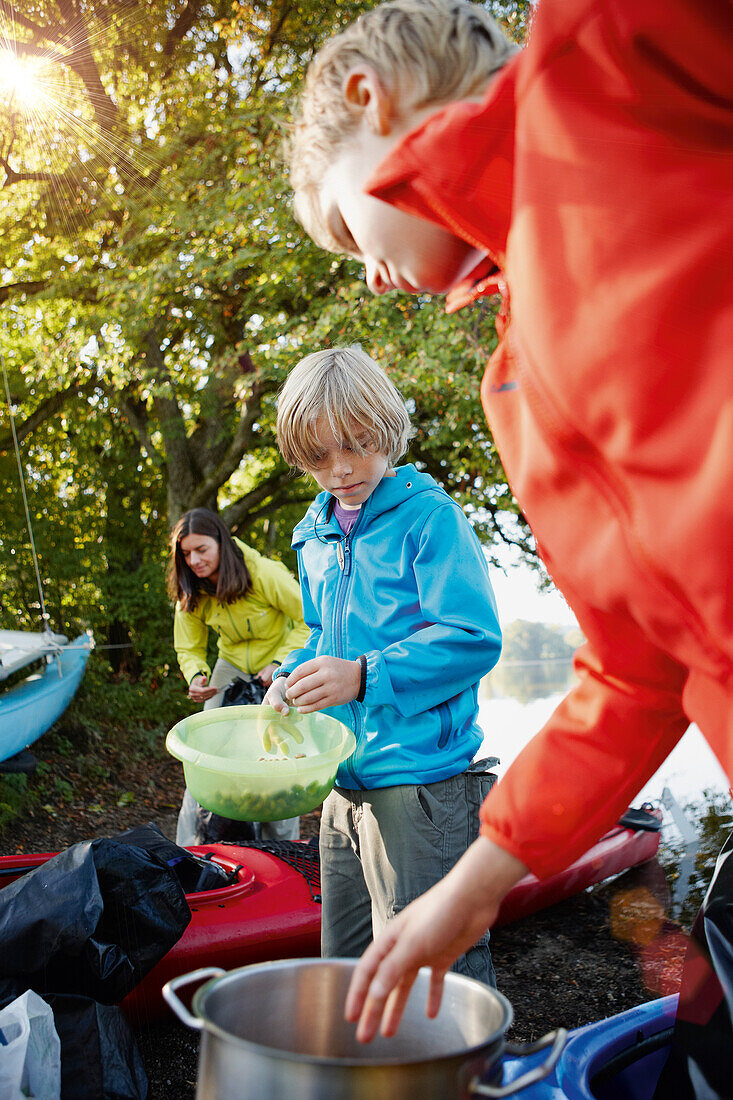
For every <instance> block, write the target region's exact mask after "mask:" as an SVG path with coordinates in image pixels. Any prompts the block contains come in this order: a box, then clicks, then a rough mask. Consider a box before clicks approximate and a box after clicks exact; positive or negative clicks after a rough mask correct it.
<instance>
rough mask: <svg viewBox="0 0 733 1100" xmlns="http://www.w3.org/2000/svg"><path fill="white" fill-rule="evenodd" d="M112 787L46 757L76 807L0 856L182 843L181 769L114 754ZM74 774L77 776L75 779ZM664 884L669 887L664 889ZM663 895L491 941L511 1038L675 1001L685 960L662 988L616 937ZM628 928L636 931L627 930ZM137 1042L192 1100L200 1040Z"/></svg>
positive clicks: (631, 877) (616, 886)
mask: <svg viewBox="0 0 733 1100" xmlns="http://www.w3.org/2000/svg"><path fill="white" fill-rule="evenodd" d="M107 756H108V763H109V767H108V768H107V772H108V775H107V778H106V779H103V780H96V781H94V782H92V781H88V782H87V781H86V780H85V778H84V774H83V768H82V769H81V771H80V770H79V769H78V768H77V762H76V760H75V758H74V757H73V756H69V755H68V752H67V754H65V755H60V754H58V753H53V752H51V753H46V754H45V756H44V759H46V760H47V761H48V762H49V764H50V766H51V769H52V770H53V773H54V774H55V775H58V776H61V777H63V778H65V780H66V781H67V782H70V783H71V784H72V786H73V789H74V791H75V800H74V801H70V802H60V801H58V802H56V803H54V804H52V803H51V802H48V803H45V804H44V806H43V808H40V807H37V808H36V809H35V810H34V812H33V813H32V814H27V815H26V816H24V817H22V818H16V819H15V820H13V821H12V822H11V823H10V824H9V825H6V826H5V827H4V828H3V829H2V832H1V833H0V851H1V852H2V853H3V854H11V853H15V852H26V853H30V852H41V851H59V850H61V849H63V848H66V847H69V846H70V845H71V844H74V843H76V842H78V841H81V840H89V839H92V838H95V837H101V836H111V835H114V834H115V833H118V832H122V831H123V830H125V829H127V828H130V827H131V826H133V825H137V824H141V823H143V822H147V821H154V822H155V823H156V824H157V825H159V826H160V827H161V829H162V830H163V832H164V833H165V834H166V835H167V836H169V837H171V839H172V838H173V837H174V835H175V821H176V816H177V810H178V805H179V803H180V798H181V795H182V790H183V788H182V776H181V769H180V765H179V764H178V763H177V762H176V761H174V760H172V759H170V758H163V757H160V758H158V757H157V756H156V758H154V759H148V760H140V761H137V760H132V761H130V760H128V761H124V760H121V759H119V754H117V753H116V752H115V750H114V748H111V749H110V750H109V751H108V754H107ZM75 769H76V770H75ZM317 831H318V814H317V813H315V814H311V815H308V817H307V818H305V819H304V828H303V833H304V835H316V834H317ZM660 882H661V883H662V886H661V888H660V885H659V884H660ZM660 889H661V891H662V892H663V889H664V882H663V876H662V875H661V869H660V868H659V867H658V866H656V865H655V864H648V865H646V866H645V867H644V868H639V869H637V870H635V871H631V872H628V873H627V874H626V875H624V876H622V877H621V878H618V879H616V880H615V881H614V882H613V884H611V885H606V886H603V887H601V888H595V889H594V890H592V891H591V892H587V893H583V894H580V895H577V896H576V897H574V898H571V899H569V900H568V901H566V902H563V903H561V904H559V905H556V906H553V907H552V908H550V909H547V910H544V911H543V912H541V913H538V914H536V915H535V916H533V917H529V918H527V919H525V920H523V921H521V922H518V923H516V924H514V925H509V926H506V927H504V928H500V929H498V930H496V932H495V933H494V934H493V955H494V964H495V967H496V972H497V978H498V985H499V988H500V989H501V991H502V992H503V993H504V994H505V995H506V996H507V997H508V998H509V1000H510V1002H511V1003H512V1005H513V1008H514V1024H513V1027H512V1029H511V1031H510V1033H509V1037H510V1038H511V1039H513V1040H515V1041H520V1042H521V1041H529V1040H533V1039H537V1038H539V1037H540V1036H541V1035H544V1034H545V1033H546V1032H547V1031H549V1030H551V1029H553V1028H554V1027H557V1026H563V1027H566V1028H573V1027H578V1026H580V1025H581V1024H583V1023H589V1022H592V1021H595V1020H599V1019H603V1018H604V1017H606V1016H610V1015H614V1014H615V1013H617V1012H621V1011H623V1010H624V1009H627V1008H631V1007H633V1006H634V1005H637V1004H640V1003H642V1002H644V1001H647V1000H650V999H651V998H652V997H654V996H658V995H659V994H660V993H661V992H664V993H667V992H673V991H674V988H675V985H676V981H677V975H678V972H679V966H678V963H679V960H672V962H671V963H669V960H667V965H666V969H665V979H664V985H663V987H661V988H660V986H659V981H658V980H655V978H654V977H653V976H652V977H651V978H650V977H649V974H650V971H649V968H648V967H647V968H646V973H647V981H648V983H649V985H650V986H651V987H652V988H647V986H645V984H644V981H643V980H642V972H641V969H640V960H641V959H642V952H641V951H640V949H638V948H635V947H633V946H631V945H630V942H628V941H629V940H630V939H633V937H629V936H628V935H626V934H625V933H623V932H622V933H621V934H622V935H625V936H626V938H625V939H620V938H617V937H615V936H614V935H613V934H612V927H613V929H614V931H616V932H617V934H618V928H617V925H618V920H617V919H616V918H615V917H614V913H617V912H618V907H619V898H621V897H624V898H626V897H629V896H633V895H634V894H635V893H636V894H637V895H638V893H639V891H641V892H642V893H645V895H646V896H652V895H654V894H655V893H656V895H659V894H660ZM627 926H628V922H627ZM136 1039H137V1042H138V1045H139V1048H140V1052H141V1055H142V1058H143V1061H144V1064H145V1069H146V1072H147V1075H148V1080H149V1085H150V1092H149V1096H150V1100H189V1098H193V1096H194V1093H195V1082H196V1066H197V1052H198V1036H197V1035H196V1034H195V1033H194V1032H191V1031H189V1030H188V1029H186V1028H185V1027H184V1026H183V1025H182V1024H179V1023H178V1021H176V1020H174V1019H172V1018H171V1020H170V1022H168V1023H165V1024H157V1025H150V1026H147V1027H144V1028H138V1029H137V1030H136Z"/></svg>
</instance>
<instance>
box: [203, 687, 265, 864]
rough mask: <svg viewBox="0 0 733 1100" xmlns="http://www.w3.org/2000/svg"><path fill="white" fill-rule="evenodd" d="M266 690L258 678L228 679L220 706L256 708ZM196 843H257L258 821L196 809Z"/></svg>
mask: <svg viewBox="0 0 733 1100" xmlns="http://www.w3.org/2000/svg"><path fill="white" fill-rule="evenodd" d="M266 692H267V688H266V687H265V685H264V684H263V683H262V681H261V680H260V679H258V678H257V677H256V676H253V677H251V678H249V679H244V678H243V677H241V676H237V677H236V679H234V680H232V682H231V684H230V685H229V687H228V688H227V689H226V691H225V692H224V695H223V697H222V704H221V705H222V706H223V707H236V706H257V705H258V704H259V703H261V702H262V700H263V699H264V697H265V694H266ZM195 837H196V843H197V844H219V843H220V842H223V841H229V842H230V843H231V842H233V841H237V840H244V841H247V840H261V839H262V826H261V825H260V823H259V822H258V821H233V820H231V819H230V818H228V817H222V816H221V814H216V813H214V811H213V810H207V809H205V808H204V807H203V806H199V807H198V809H197V810H196V832H195Z"/></svg>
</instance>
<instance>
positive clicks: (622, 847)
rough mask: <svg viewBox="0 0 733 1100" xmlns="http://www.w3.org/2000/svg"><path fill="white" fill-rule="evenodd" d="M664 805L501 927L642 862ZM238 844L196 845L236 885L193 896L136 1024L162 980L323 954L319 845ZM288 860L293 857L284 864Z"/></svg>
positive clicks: (639, 816)
mask: <svg viewBox="0 0 733 1100" xmlns="http://www.w3.org/2000/svg"><path fill="white" fill-rule="evenodd" d="M661 818H662V815H661V812H660V811H659V810H652V811H650V810H649V809H648V807H647V808H645V809H643V810H630V811H629V813H628V814H626V815H625V816H624V817H623V818H622V819H621V821H620V822H619V824H618V825H617V826H616V827H615V828H614V829H611V830H610V831H609V832H608V833H606V834H605V835H604V836H603V837H601V839H600V840H599V841H598V843H597V844H595V845H594V846H593V848H591V849H590V851H589V852H586V854H585V855H584V856H582V857H581V859H578V860H576V861H575V863H573V864H572V865H571V866H570V867H568V868H567V870H565V871H563V872H562V873H560V874H558V875H553V876H552V877H551V878H548V879H544V880H542V881H540V880H538V879H537V878H535V876H534V875H527V876H526V877H525V878H523V879H522V880H521V882H519V883H517V885H516V886H515V887H514V889H513V890H511V891H510V893H509V894H507V896H506V898H505V899H504V902H503V904H502V907H501V909H500V912H499V917H498V919H497V922H496V924H497V926H498V925H500V924H508V923H510V922H512V921H516V920H519V919H520V918H521V917H526V916H529V915H530V914H531V913H535V912H537V910H539V909H543V908H545V907H546V906H548V905H553V904H555V902H558V901H562V900H563V899H564V898H567V897H570V896H571V895H572V894H576V893H579V892H580V891H581V890H584V889H585V888H586V887H588V886H592V885H593V884H594V883H597V882H601V881H603V880H604V879H607V878H610V877H611V876H612V875H615V874H618V873H619V872H620V871H624V870H626V869H627V868H629V867H633V866H635V865H636V864H639V863H644V862H645V861H646V860H648V859H652V858H653V857H654V856H655V855H656V853H657V849H658V847H659V830H660V827H661ZM266 847H267V845H264V846H263V847H261V848H260V847H257V846H255V845H246V846H244V845H238V844H232V843H222V844H207V845H200V846H197V847H192V848H191V849H190V851H191V852H193V853H194V854H195V855H198V856H204V857H206V858H212V859H213V860H215V862H216V863H218V864H219V865H220V866H222V867H223V868H224V869H225V870H226V871H228V872H232V873H233V872H235V871H236V881H234V882H233V883H232V884H231V885H227V886H223V887H221V888H219V889H216V890H207V891H205V892H204V893H198V894H187V895H186V896H187V900H188V903H189V906H190V908H191V922H190V924H189V925H188V927H187V928H186V930H185V932H184V933H183V935H182V936H181V938H180V940H179V941H178V943H176V944H175V946H174V947H172V948H171V950H170V951H169V952H168V954H167V955H166V956H165V957H164V958H163V959H161V961H160V962H159V963H158V965H157V966H155V967H154V968H153V969H152V970H151V971H150V973H149V974H148V975H147V977H146V978H145V979H144V980H143V981H142V982H140V983H139V984H138V985H137V986H136V987H135V989H134V990H133V991H132V993H131V994H130V995H129V996H128V997H126V998H125V1000H124V1001H123V1002H122V1007H123V1009H124V1010H125V1012H126V1013H127V1015H128V1016H129V1017H130V1018H131V1019H132V1020H133V1021H134V1023H135V1024H136V1025H137V1024H142V1023H145V1022H146V1021H148V1020H151V1019H153V1018H155V1017H158V1016H160V1015H161V1014H162V1013H163V1012H166V1013H167V1012H168V1009H167V1008H166V1007H165V1004H164V1002H163V1000H162V998H161V995H160V990H161V987H162V986H163V985H164V984H165V983H166V982H167V981H169V980H170V979H171V978H175V977H177V976H178V975H179V974H186V973H189V972H190V971H192V970H196V969H198V968H200V967H204V966H220V967H222V968H223V969H224V970H231V969H233V968H235V967H238V966H245V965H247V964H248V963H254V962H262V961H264V960H267V959H286V958H298V957H314V956H318V955H319V954H320V928H321V899H320V864H319V859H318V849H317V848H315V847H314V846H313V845H310V844H308V843H306V842H302V843H291V844H281V845H272V847H273V848H277V849H279V853H280V854H278V855H275V854H273V852H270V851H266V850H265V848H266ZM54 854H55V853H52V852H44V853H40V854H38V855H30V856H29V855H15V856H3V857H0V886H7V885H8V884H9V883H10V882H13V881H14V880H15V879H16V878H20V876H21V875H23V874H25V873H27V872H28V871H31V870H33V869H35V868H36V867H39V866H41V865H42V864H43V863H45V862H46V861H47V860H49V859H51V858H52V856H53V855H54ZM286 860H287V861H286Z"/></svg>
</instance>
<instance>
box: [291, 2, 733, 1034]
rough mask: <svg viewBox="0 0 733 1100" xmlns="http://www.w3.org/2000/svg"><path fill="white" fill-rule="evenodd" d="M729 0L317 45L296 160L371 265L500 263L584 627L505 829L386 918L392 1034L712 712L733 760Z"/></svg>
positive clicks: (522, 428)
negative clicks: (508, 28) (501, 908)
mask: <svg viewBox="0 0 733 1100" xmlns="http://www.w3.org/2000/svg"><path fill="white" fill-rule="evenodd" d="M726 29H727V30H730V29H731V9H730V7H729V6H728V4H727V3H723V0H711V2H710V3H706V4H704V5H700V4H697V3H694V2H693V0H665V2H664V3H662V2H661V0H614V2H613V3H611V2H606V0H541V3H540V5H539V9H538V11H537V13H536V16H535V22H534V27H533V31H532V36H531V41H530V44H529V46H528V47H527V48H526V50H524V51H522V52H521V53H518V54H517V55H516V56H512V55H513V54H514V53H515V50H514V48H513V47H512V46H511V45H510V44H508V43H507V42H506V41H505V40H504V39H503V38H502V36H501V35H500V34H499V32H498V31H497V29H496V27H495V26H494V24H493V23H492V22H491V21H490V19H489V18H488V16H487V15H486V13H485V12H484V10H483V9H482V8H480V7H478V6H477V5H474V4H470V3H466V2H463V0H455V2H450V0H395V2H394V3H390V4H385V5H382V6H381V7H379V8H377V9H375V10H373V11H371V12H369V13H368V14H367V15H365V16H362V17H361V19H359V20H357V22H356V23H355V24H353V25H352V26H351V27H349V28H347V29H346V30H345V31H344V32H342V33H341V34H340V35H338V36H337V37H336V38H334V39H332V40H331V41H330V42H329V43H327V45H326V46H325V47H324V49H323V50H322V51H321V53H320V54H319V55H318V56H317V57H316V59H315V61H314V62H313V64H312V65H311V67H310V70H309V73H308V77H307V81H306V87H305V92H304V96H303V103H302V116H301V117H300V119H299V120H298V121H297V122H296V126H295V130H294V136H293V141H292V147H291V152H290V157H291V179H292V184H293V188H294V191H295V202H296V209H297V212H298V216H299V218H300V219H301V221H302V222H303V224H304V226H305V227H306V229H307V230H308V232H309V233H310V234H311V236H312V237H313V238H314V239H315V240H316V241H318V242H319V243H321V244H322V245H324V246H325V247H326V248H329V249H331V250H332V251H338V252H347V253H349V254H350V255H352V256H355V257H357V258H360V259H362V260H363V261H364V263H365V265H366V278H367V282H368V285H369V287H370V289H371V290H372V291H373V292H374V293H377V294H381V293H385V292H386V291H389V290H392V289H394V288H397V289H400V290H405V291H408V292H424V291H429V292H432V293H441V294H442V293H445V294H447V296H448V308H449V309H457V308H460V307H461V306H463V305H465V304H467V303H469V302H471V301H473V300H475V299H476V298H478V297H480V296H481V295H483V294H493V293H496V292H497V290H498V291H499V292H500V293H501V295H502V298H503V306H502V311H501V316H500V320H499V323H498V328H499V334H500V337H501V340H500V344H499V346H498V348H497V350H496V352H495V353H494V354H493V356H492V357H491V360H490V361H489V364H488V366H487V369H486V374H485V376H484V380H483V384H482V389H481V393H482V399H483V403H484V408H485V410H486V414H487V416H488V419H489V422H490V425H491V429H492V432H493V435H494V438H495V440H496V443H497V445H498V447H499V450H500V453H501V456H502V460H503V463H504V467H505V469H506V472H507V476H508V478H509V481H510V484H511V486H512V489H513V491H514V493H515V495H516V497H517V499H518V501H519V503H520V505H521V507H522V509H523V512H524V514H525V515H526V517H527V519H528V521H529V523H530V525H531V527H532V529H533V532H534V534H535V536H536V539H537V544H538V548H539V551H540V553H541V555H542V558H543V560H544V562H545V565H546V566H547V568H548V570H549V572H550V574H551V575H552V577H553V578H554V580H555V582H556V584H557V585H558V587H559V588H560V589H561V590H562V591H563V593H564V594H565V596H566V598H567V599H568V602H569V603H570V605H571V607H572V608H573V610H574V611H575V614H576V616H577V618H578V622H579V624H580V626H581V628H582V629H583V632H584V634H585V636H586V638H587V639H588V642H587V645H585V646H584V647H583V648H582V649H581V650H580V651H579V652H578V654H577V656H576V671H577V675H578V685H577V686H576V687H575V688H574V689H573V690H572V691H571V692H570V694H569V695H568V696H567V698H566V699H565V700H564V701H563V702H562V703H561V704H560V706H559V707H558V709H557V710H556V711H555V713H554V714H553V716H552V717H551V719H550V720H549V721H548V723H547V724H546V726H545V727H544V729H542V730H541V731H540V732H539V734H538V735H537V736H536V737H535V738H534V739H533V741H532V742H531V743H530V744H529V745H528V746H527V748H526V749H525V750H524V751H523V752H522V754H521V755H520V756H519V757H518V759H517V760H516V761H515V763H514V765H513V766H512V767H511V768H510V769H509V771H508V772H507V774H506V776H505V777H504V779H503V780H502V782H501V783H500V784H498V785H497V787H496V788H495V790H494V791H493V792H492V794H491V795H490V796H489V797H488V798H487V800H486V802H485V803H484V806H483V808H482V811H481V820H482V825H481V836H480V837H479V839H478V840H477V841H476V843H475V844H474V845H473V846H472V848H470V849H469V851H468V852H467V853H466V855H465V856H464V857H463V859H462V860H461V861H460V862H459V863H458V864H457V865H456V867H455V868H454V869H453V870H452V871H451V872H450V874H449V875H448V876H446V878H445V879H443V880H442V882H440V883H439V884H438V885H437V886H435V887H433V889H432V890H430V891H429V892H428V893H427V894H425V895H423V896H422V897H421V898H420V899H418V900H417V901H416V902H413V904H412V905H411V906H410V907H409V908H408V909H406V910H405V911H404V912H403V913H401V914H400V916H399V917H398V918H397V919H396V920H395V921H394V922H392V923H391V924H390V925H388V927H387V929H386V930H385V931H384V932H383V933H382V935H381V936H380V937H379V938H378V939H377V941H376V942H375V943H374V944H373V945H372V946H371V947H370V948H369V950H368V951H367V953H366V954H365V956H364V959H363V960H362V963H361V965H360V968H359V970H358V971H357V974H356V976H355V980H354V983H353V985H352V991H351V996H350V999H349V1003H348V1005H347V1013H348V1015H349V1017H350V1018H352V1019H357V1018H358V1017H359V1015H360V1014H361V1019H360V1025H359V1029H358V1035H359V1037H360V1038H362V1039H369V1038H371V1037H372V1036H373V1035H374V1034H375V1033H376V1030H377V1027H378V1025H379V1021H380V1019H381V1020H382V1031H383V1033H384V1034H392V1033H393V1032H394V1031H395V1030H396V1028H397V1024H398V1022H399V1018H400V1015H401V1011H402V1006H403V1005H404V1002H405V1000H406V997H407V995H408V993H409V989H410V986H411V984H412V981H413V980H414V976H415V973H416V971H417V968H418V967H420V966H422V965H429V966H431V967H432V970H433V983H432V991H431V995H430V998H429V1004H428V1013H429V1014H430V1015H434V1014H435V1013H436V1012H437V1010H438V1007H439V1004H440V996H441V991H442V979H443V975H444V974H445V972H446V971H447V969H448V967H449V965H450V963H451V962H452V960H453V959H454V958H455V957H456V955H458V954H459V953H460V952H461V951H462V950H464V949H465V947H466V946H467V945H468V944H470V943H473V942H474V941H475V940H476V939H477V937H478V935H479V934H480V932H481V931H482V930H483V929H484V928H485V927H486V926H487V925H489V924H491V922H492V920H493V919H494V916H495V915H496V912H497V909H498V905H499V903H500V901H501V899H502V897H503V896H504V894H505V893H506V891H507V890H508V889H509V888H510V887H511V886H512V885H513V884H514V883H515V882H516V881H517V880H518V879H519V878H520V877H521V876H522V875H523V874H524V873H525V871H526V869H527V868H530V869H531V870H532V871H533V872H535V873H536V874H537V875H540V876H543V875H547V874H550V873H552V872H554V871H557V870H559V869H561V868H563V867H566V866H567V865H568V864H569V863H570V862H571V861H572V860H573V859H575V858H576V857H577V856H578V855H580V854H581V853H582V852H583V851H584V850H586V849H587V848H588V847H589V846H590V845H591V844H592V843H593V842H594V841H595V840H596V839H597V837H598V836H599V835H600V834H601V833H602V832H603V831H604V830H605V829H607V828H608V827H610V826H611V825H612V824H613V823H614V821H616V820H617V818H618V816H619V815H620V813H621V812H622V811H623V810H624V809H625V808H626V807H627V806H628V804H629V802H630V801H631V799H632V798H633V797H634V796H635V795H636V794H637V793H638V791H639V790H640V789H641V787H642V786H643V785H644V783H645V782H646V781H647V780H648V778H649V777H650V776H651V775H652V774H653V773H654V772H655V771H656V769H657V768H658V767H659V766H660V764H661V763H662V761H663V760H664V758H665V757H666V756H667V755H668V753H669V752H670V751H671V749H672V748H673V747H674V745H675V744H676V743H677V741H678V740H679V738H680V737H681V736H682V734H683V733H684V731H685V729H686V728H687V726H688V724H689V723H690V722H691V721H694V722H697V723H698V725H699V726H700V728H701V729H702V731H703V733H704V734H705V736H706V737H707V738H708V740H709V742H710V744H711V746H712V748H713V749H714V751H715V752H716V754H717V756H718V758H719V760H720V762H721V764H722V765H723V767H724V768H725V769H726V770H727V773H728V775H729V776H733V706H732V704H733V660H732V655H733V584H732V577H733V553H732V552H731V530H732V529H733V484H731V481H732V479H731V465H732V463H731V455H733V403H732V401H731V366H730V351H731V347H733V317H732V316H731V301H732V300H733V295H731V285H730V283H731V277H730V276H731V264H730V259H731V252H732V251H733V241H732V240H731V233H730V217H729V216H728V217H727V218H726V215H730V182H731V148H732V147H733V142H732V136H733V135H732V132H731V111H730V98H729V97H730V90H731V88H730V54H729V47H728V43H729V42H730V35H728V36H727V37H726Z"/></svg>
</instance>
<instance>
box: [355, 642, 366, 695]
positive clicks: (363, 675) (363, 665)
mask: <svg viewBox="0 0 733 1100" xmlns="http://www.w3.org/2000/svg"><path fill="white" fill-rule="evenodd" d="M357 660H358V662H359V664H360V666H361V682H360V683H359V694H358V695H357V697H356V701H357V703H363V702H364V695H365V694H366V674H367V659H366V657H365V655H364V654H363V653H362V654H361V656H360V657H357Z"/></svg>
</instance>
